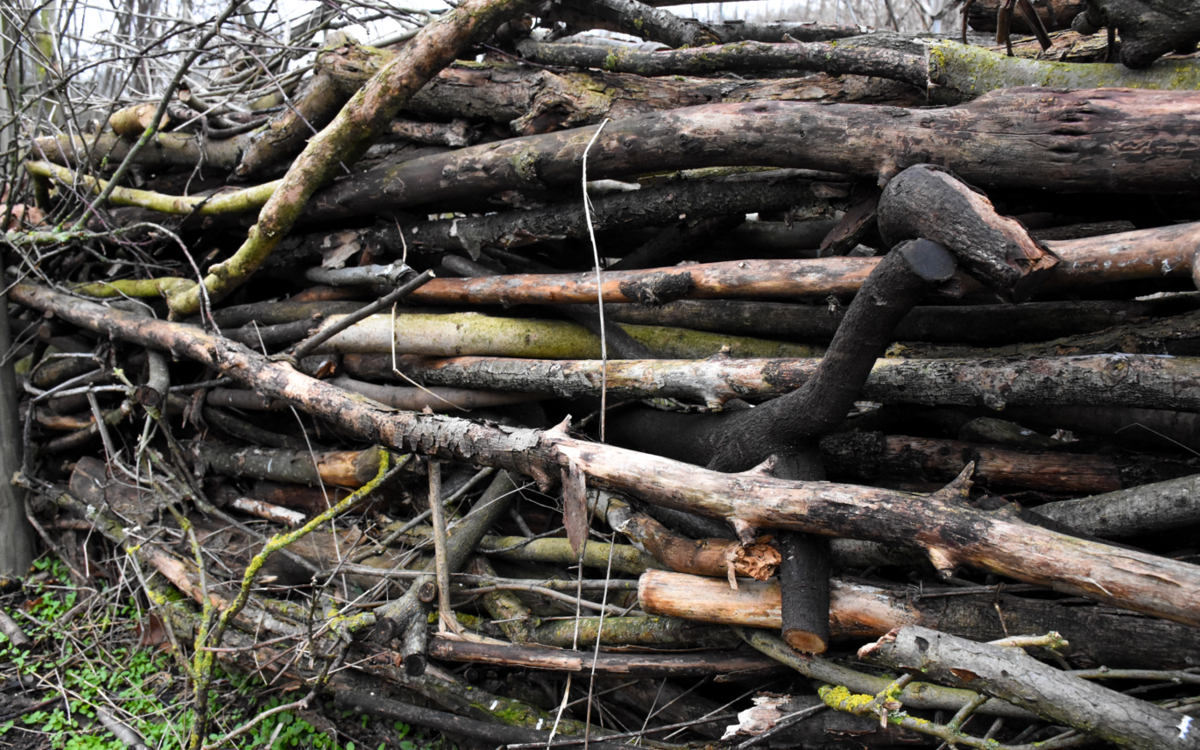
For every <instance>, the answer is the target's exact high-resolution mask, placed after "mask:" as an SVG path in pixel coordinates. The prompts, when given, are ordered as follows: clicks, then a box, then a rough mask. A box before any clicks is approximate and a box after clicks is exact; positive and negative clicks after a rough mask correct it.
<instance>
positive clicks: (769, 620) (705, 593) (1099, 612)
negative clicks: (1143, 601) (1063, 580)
mask: <svg viewBox="0 0 1200 750" xmlns="http://www.w3.org/2000/svg"><path fill="white" fill-rule="evenodd" d="M638 605H639V606H640V607H641V608H642V609H643V610H644V611H645V612H646V613H648V614H652V615H661V616H664V617H678V618H683V619H685V620H690V621H693V622H707V623H712V624H714V625H740V626H743V627H748V628H765V629H768V630H774V629H778V628H779V626H780V623H781V622H782V618H781V616H780V607H781V599H780V595H779V582H778V581H777V580H770V581H751V580H746V579H741V580H739V581H738V587H737V590H736V591H735V590H733V589H731V588H729V583H728V582H727V581H726V580H724V579H723V578H703V577H701V576H696V575H688V574H686V573H675V572H670V571H665V570H649V571H646V572H645V573H643V574H642V575H641V577H640V578H639V579H638ZM904 625H924V626H925V627H928V628H934V629H936V630H943V631H945V632H948V633H953V634H954V635H961V636H963V637H965V638H971V639H972V640H979V641H989V640H996V639H998V638H1006V637H1008V636H1009V635H1012V634H1013V633H1045V632H1047V631H1050V630H1056V631H1058V632H1059V633H1061V634H1062V636H1063V637H1064V638H1066V639H1067V640H1068V641H1070V643H1071V648H1070V649H1068V650H1067V652H1066V655H1067V658H1068V659H1069V660H1070V661H1071V663H1072V665H1073V666H1078V667H1081V668H1082V667H1096V666H1100V665H1103V666H1107V667H1110V668H1113V669H1125V668H1129V669H1138V668H1140V669H1147V668H1153V669H1175V668H1181V667H1188V666H1191V665H1193V664H1195V663H1196V662H1197V661H1198V660H1200V645H1198V644H1197V642H1196V636H1195V631H1193V630H1192V629H1190V628H1188V627H1187V626H1184V625H1177V624H1175V623H1169V622H1165V621H1163V620H1152V619H1148V618H1144V617H1131V616H1130V615H1129V613H1127V612H1122V611H1120V610H1115V609H1111V608H1108V607H1100V606H1091V607H1088V606H1079V604H1078V602H1071V601H1062V602H1058V601H1054V600H1048V599H1042V598H1025V597H1020V596H1015V595H1013V594H1009V593H1004V592H1001V591H996V590H995V589H993V588H985V590H983V591H980V592H979V593H971V592H970V591H963V590H962V589H953V588H952V589H938V588H929V587H925V588H923V589H922V590H921V592H919V593H916V592H913V591H912V590H910V589H888V588H880V587H878V586H871V585H868V584H865V583H858V582H852V581H844V580H841V579H838V578H833V579H831V581H830V613H829V627H830V631H831V633H832V635H833V637H834V638H839V639H841V638H871V637H878V636H881V635H884V634H885V633H887V632H888V631H890V630H892V629H894V628H898V627H902V626H904Z"/></svg>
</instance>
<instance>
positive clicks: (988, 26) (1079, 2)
mask: <svg viewBox="0 0 1200 750" xmlns="http://www.w3.org/2000/svg"><path fill="white" fill-rule="evenodd" d="M1003 5H1004V0H972V2H971V3H969V4H968V7H967V23H969V24H970V25H971V28H972V29H974V30H975V31H995V30H996V13H997V11H999V10H1000V8H1001V7H1002V6H1003ZM1033 7H1034V8H1035V9H1036V10H1037V14H1038V17H1039V18H1041V19H1042V25H1043V26H1045V27H1046V30H1047V31H1058V30H1060V29H1069V28H1071V21H1073V20H1074V19H1075V16H1077V15H1079V14H1080V13H1082V12H1083V11H1084V10H1085V9H1086V8H1087V0H1046V2H1040V3H1037V4H1035V5H1034V6H1033ZM1008 28H1009V30H1010V31H1012V32H1014V33H1017V34H1028V33H1030V31H1031V30H1030V28H1029V24H1028V23H1026V21H1025V19H1024V18H1022V17H1021V16H1020V15H1013V17H1012V20H1011V21H1009V25H1008Z"/></svg>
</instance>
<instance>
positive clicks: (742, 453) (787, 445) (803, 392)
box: [610, 240, 955, 478]
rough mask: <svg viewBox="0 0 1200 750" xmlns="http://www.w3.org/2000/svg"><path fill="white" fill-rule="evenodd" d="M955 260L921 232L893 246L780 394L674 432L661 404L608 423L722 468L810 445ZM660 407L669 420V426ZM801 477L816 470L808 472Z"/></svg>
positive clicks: (641, 441) (835, 420) (836, 418)
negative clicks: (817, 354)
mask: <svg viewBox="0 0 1200 750" xmlns="http://www.w3.org/2000/svg"><path fill="white" fill-rule="evenodd" d="M954 268H955V258H954V256H952V255H951V254H950V253H948V252H947V251H946V250H945V248H943V247H941V246H940V245H937V244H936V243H933V242H927V241H924V240H916V241H913V242H905V243H902V244H900V245H898V246H896V247H895V248H893V249H892V251H891V252H890V253H888V254H887V255H886V256H884V258H883V260H882V261H881V262H880V263H879V265H877V266H876V267H875V269H874V270H873V271H872V272H871V275H870V277H869V278H868V279H867V281H866V282H865V283H864V285H863V288H862V293H861V294H859V295H858V296H856V297H855V300H854V303H853V304H852V305H851V308H850V312H849V313H847V315H846V320H845V321H844V322H843V324H842V326H841V327H839V328H838V332H837V334H836V335H835V336H834V338H833V342H832V343H831V344H830V345H829V351H827V352H826V353H825V356H824V357H822V358H821V362H820V364H819V365H818V366H817V370H816V371H815V372H814V373H813V376H812V377H811V378H809V379H808V380H806V381H805V382H804V385H802V386H800V387H799V388H797V389H796V390H795V391H793V392H792V393H789V394H788V395H787V396H785V397H783V398H780V399H776V400H774V401H770V402H768V403H766V404H763V405H761V406H759V407H758V408H755V409H746V410H740V411H728V412H722V413H721V414H720V415H710V416H708V417H701V416H699V415H695V416H694V418H693V419H691V420H688V422H689V423H690V424H691V425H692V426H691V428H690V429H689V430H687V431H686V432H682V433H680V432H676V433H674V435H671V434H670V430H673V429H677V427H678V421H677V420H675V419H670V417H672V416H677V415H669V414H664V413H663V412H658V411H638V412H633V413H628V414H618V415H614V416H616V417H617V420H610V424H611V425H612V426H613V428H614V432H616V433H620V432H624V433H625V435H626V439H629V437H631V436H632V437H633V439H634V444H635V445H638V446H645V447H644V448H643V450H651V451H653V452H656V453H657V452H660V451H661V455H670V456H675V457H682V456H684V455H688V456H690V457H689V458H687V459H684V460H688V461H690V462H692V463H698V464H707V465H708V467H709V468H710V469H716V470H718V471H745V470H747V469H750V468H751V467H753V466H756V465H758V464H760V463H762V462H763V461H764V460H766V459H767V457H769V456H772V455H778V456H780V457H783V456H792V455H794V454H796V453H797V452H798V451H804V452H809V451H811V449H812V447H813V446H812V441H814V440H815V439H816V438H817V437H819V436H820V435H823V434H825V433H827V432H829V431H831V430H832V429H833V428H834V427H835V426H837V425H838V424H840V423H841V422H842V420H843V419H845V417H846V414H847V413H848V412H849V411H850V407H851V406H852V405H853V402H854V399H855V398H857V397H858V392H859V389H860V388H861V387H862V383H863V381H864V380H866V378H867V376H868V375H869V374H870V372H871V368H872V367H873V366H874V363H875V358H876V357H878V356H879V355H880V354H881V353H882V352H883V349H884V347H886V346H887V343H888V342H889V341H890V340H891V333H892V329H893V328H894V327H895V324H896V323H897V322H898V321H899V320H900V318H902V317H904V315H905V314H907V313H908V311H909V310H911V309H912V308H913V306H914V305H915V304H916V303H917V301H918V300H919V299H921V298H922V297H923V296H925V295H926V294H928V293H929V292H930V291H932V290H933V289H934V288H935V287H936V285H937V284H938V283H940V282H943V281H945V280H946V279H948V278H950V276H951V274H953V273H954ZM660 415H661V416H666V417H668V420H665V421H669V422H670V423H671V427H670V428H668V431H667V432H664V431H663V429H662V427H663V426H664V425H663V423H661V422H659V420H658V417H659V416H660ZM618 420H619V421H618ZM651 423H655V424H651ZM645 428H648V429H646V432H645V433H642V432H641V430H642V429H645ZM651 433H653V434H651ZM652 446H653V447H652ZM822 476H823V474H822ZM803 478H814V477H813V476H812V474H811V473H808V475H807V476H805V477H803Z"/></svg>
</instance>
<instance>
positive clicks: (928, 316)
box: [605, 295, 1200, 346]
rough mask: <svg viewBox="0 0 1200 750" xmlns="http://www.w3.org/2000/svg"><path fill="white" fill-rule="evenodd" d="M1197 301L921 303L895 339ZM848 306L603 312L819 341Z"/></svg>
mask: <svg viewBox="0 0 1200 750" xmlns="http://www.w3.org/2000/svg"><path fill="white" fill-rule="evenodd" d="M1198 304H1200V298H1196V297H1185V296H1178V295H1176V296H1170V297H1166V298H1162V299H1152V300H1107V301H1104V302H1099V301H1074V302H1027V303H1024V304H1020V305H972V306H969V307H915V308H913V310H912V311H911V312H910V313H909V314H908V315H905V316H904V319H903V320H901V321H900V323H899V324H898V325H897V326H896V331H895V339H896V340H897V341H906V342H907V341H928V342H934V343H947V344H949V343H956V344H973V345H976V346H979V345H989V346H999V345H1003V344H1013V343H1019V342H1027V341H1045V340H1047V339H1054V338H1058V337H1060V336H1072V335H1076V334H1082V333H1093V332H1096V331H1101V330H1103V329H1105V328H1111V327H1113V326H1117V325H1122V324H1127V323H1135V322H1141V321H1146V320H1148V319H1150V318H1156V317H1164V316H1170V315H1177V314H1180V313H1184V312H1191V311H1193V310H1195V309H1196V306H1197V305H1198ZM846 309H847V308H846V307H845V306H839V307H837V308H836V309H833V310H831V309H830V308H829V306H827V305H803V304H800V305H793V304H787V303H785V302H750V301H743V300H679V301H677V302H669V303H667V304H665V305H661V306H659V307H645V306H643V305H628V304H627V305H621V304H612V305H608V306H607V307H606V308H605V312H606V313H607V314H608V315H610V316H611V317H612V319H613V320H615V321H617V322H620V323H634V324H637V325H660V326H673V327H677V328H689V329H692V330H698V331H711V332H713V333H730V334H735V335H740V336H759V337H762V338H773V339H784V340H792V341H795V340H801V341H815V342H820V341H828V340H830V339H832V338H833V334H834V332H835V331H837V327H838V325H839V324H840V323H841V321H842V318H844V317H845V315H846Z"/></svg>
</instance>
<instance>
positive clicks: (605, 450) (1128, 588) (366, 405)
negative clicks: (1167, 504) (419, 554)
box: [9, 284, 1200, 627]
mask: <svg viewBox="0 0 1200 750" xmlns="http://www.w3.org/2000/svg"><path fill="white" fill-rule="evenodd" d="M9 299H10V300H12V301H14V302H16V303H18V304H20V305H24V306H26V307H32V308H34V309H38V310H42V311H47V310H52V311H53V312H54V313H55V314H56V315H57V316H59V317H61V318H62V319H63V320H65V321H69V322H71V323H73V324H75V325H79V326H83V327H86V328H89V329H91V330H94V331H98V332H103V333H106V334H108V335H111V336H114V337H116V338H120V339H123V340H126V341H131V342H134V343H138V344H140V345H142V346H148V347H154V348H159V349H164V348H165V349H170V350H171V351H172V353H174V354H175V355H177V356H186V357H189V358H191V359H195V360H197V361H199V362H201V363H203V364H206V365H208V366H210V367H216V368H219V369H220V370H221V371H222V372H223V373H225V374H228V375H230V376H232V377H234V378H236V379H238V380H240V381H242V382H244V383H246V384H247V385H251V386H252V387H254V388H256V389H258V390H259V391H261V392H263V393H264V394H266V395H270V396H275V397H279V398H286V399H288V400H289V401H290V402H292V403H293V404H294V405H296V406H297V407H298V408H300V409H303V410H305V411H308V412H310V413H314V414H319V415H322V416H323V417H324V418H327V419H331V420H333V421H336V422H337V423H338V424H339V425H340V426H342V427H343V428H344V429H345V430H346V431H347V432H348V433H349V434H352V435H355V436H356V437H358V438H360V439H363V440H367V441H370V442H371V443H377V444H381V445H386V446H390V447H392V448H395V449H398V450H402V451H406V452H407V451H412V452H417V453H423V454H427V455H432V456H435V457H437V458H447V459H454V460H459V461H467V462H475V463H483V464H487V465H492V466H499V467H501V468H506V469H513V470H515V471H519V472H521V473H524V474H527V475H530V476H533V477H534V478H535V479H536V480H538V482H539V484H541V485H543V486H546V487H549V486H550V485H552V484H553V480H552V476H554V475H555V474H557V473H558V471H559V470H560V469H561V468H562V467H563V466H566V465H567V464H568V462H570V461H573V462H574V463H575V464H576V465H577V466H578V467H579V468H580V470H581V471H582V472H583V473H584V474H586V475H587V477H588V480H589V484H591V485H593V486H596V487H604V488H608V489H612V490H614V491H617V492H625V493H629V494H632V495H635V496H637V497H640V498H642V499H644V500H646V501H648V502H652V503H655V504H659V505H665V506H667V507H671V508H676V509H679V510H686V511H689V512H693V513H698V514H700V515H706V516H710V517H714V518H729V519H740V521H741V522H744V523H746V524H750V525H752V526H756V527H762V528H782V529H788V530H794V531H809V532H815V533H819V534H826V535H832V536H848V537H855V538H859V539H873V540H878V541H891V542H899V543H904V544H914V543H915V544H917V545H919V546H922V547H924V548H925V549H926V550H927V551H928V552H929V553H930V554H931V556H936V557H937V558H938V560H939V561H941V562H944V563H946V564H948V565H949V564H971V565H976V566H978V567H981V568H983V569H985V570H989V571H992V572H995V573H999V574H1001V575H1008V576H1012V577H1015V578H1018V579H1020V580H1023V581H1027V582H1030V583H1036V584H1040V585H1045V586H1049V587H1051V588H1053V589H1055V590H1056V591H1062V592H1065V593H1070V594H1075V595H1079V596H1086V597H1089V598H1092V599H1096V600H1098V601H1105V602H1108V603H1111V604H1114V605H1117V606H1121V607H1126V608H1129V609H1134V610H1138V611H1142V612H1147V613H1150V614H1154V615H1156V616H1159V617H1163V618H1165V619H1170V620H1175V621H1176V622H1182V623H1184V624H1188V625H1192V626H1196V627H1200V567H1197V566H1193V565H1188V564H1186V563H1179V562H1176V561H1174V560H1170V559H1167V558H1162V557H1157V556H1155V555H1150V554H1146V553H1142V552H1137V551H1133V550H1126V549H1118V548H1114V547H1111V546H1109V545H1105V544H1098V543H1094V542H1088V541H1084V540H1079V539H1076V538H1073V537H1069V536H1066V535H1063V534H1057V533H1055V532H1052V531H1049V530H1046V529H1042V528H1039V527H1036V526H1031V525H1029V524H1027V523H1023V522H1021V521H1019V520H1016V519H1012V518H1009V517H1006V516H1004V515H1002V514H989V513H983V512H980V511H976V510H973V509H971V508H968V507H966V506H964V505H963V504H962V502H961V495H962V493H963V490H964V487H963V485H961V484H959V485H956V486H953V487H952V488H948V489H947V490H944V491H943V492H941V493H938V494H937V495H932V496H921V495H914V494H909V493H902V492H891V491H887V490H877V489H873V488H864V487H856V486H852V485H838V484H833V483H829V482H790V481H786V480H780V479H774V478H771V477H766V476H763V475H761V474H757V473H754V472H744V473H739V474H722V473H719V472H713V471H706V470H703V469H699V468H697V467H695V466H691V465H688V464H683V463H679V462H675V461H669V460H666V459H662V458H657V457H654V456H648V455H646V454H642V453H637V452H634V451H629V450H623V449H620V448H613V447H611V446H607V445H602V444H595V443H588V442H585V441H581V440H577V439H574V438H571V437H568V436H566V435H562V434H558V433H554V432H543V431H539V430H532V429H524V428H510V427H503V426H498V425H490V424H481V423H476V422H468V421H466V420H460V419H453V418H450V417H443V416H439V415H426V414H415V413H411V412H396V411H391V410H388V409H385V408H382V407H381V406H380V405H379V404H377V403H375V402H371V401H369V400H367V399H363V398H361V397H355V396H352V395H348V394H346V393H345V392H344V391H341V390H340V389H337V388H335V387H333V386H330V385H327V384H325V383H322V382H321V381H318V380H314V379H312V378H310V377H308V376H306V375H303V374H301V373H298V372H296V371H295V370H293V369H292V368H291V367H289V366H288V365H286V364H281V363H275V362H270V361H268V360H266V359H265V358H264V357H262V356H260V355H257V354H255V353H254V352H252V351H251V350H249V349H247V348H246V347H244V346H242V345H240V344H231V343H228V342H226V341H225V340H222V339H220V338H218V337H215V336H213V335H211V334H208V333H206V332H204V331H202V330H200V329H197V328H194V327H192V326H187V325H182V324H178V323H170V322H166V321H159V320H151V319H147V318H142V317H139V316H136V315H132V314H130V313H125V312H123V311H121V310H114V309H110V308H106V307H103V306H101V305H97V304H94V303H90V302H85V301H81V300H79V299H77V298H73V297H71V296H69V295H66V294H63V293H61V292H56V291H53V290H50V289H45V288H41V287H36V286H32V285H28V284H18V285H15V286H14V287H12V288H11V289H10V291H9Z"/></svg>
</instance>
